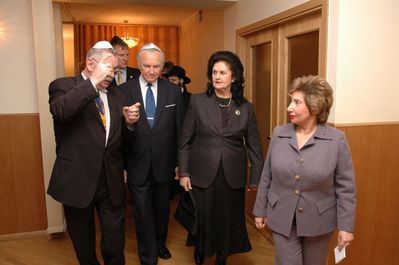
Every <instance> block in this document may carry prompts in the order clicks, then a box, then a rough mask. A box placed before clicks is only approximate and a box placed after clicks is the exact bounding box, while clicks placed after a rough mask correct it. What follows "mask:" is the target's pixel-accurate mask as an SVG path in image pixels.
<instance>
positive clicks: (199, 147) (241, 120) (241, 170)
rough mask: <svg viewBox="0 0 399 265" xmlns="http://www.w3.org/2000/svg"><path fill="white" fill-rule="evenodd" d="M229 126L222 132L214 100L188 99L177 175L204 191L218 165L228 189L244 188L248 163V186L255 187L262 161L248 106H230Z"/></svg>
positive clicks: (219, 116)
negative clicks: (187, 179) (185, 177)
mask: <svg viewBox="0 0 399 265" xmlns="http://www.w3.org/2000/svg"><path fill="white" fill-rule="evenodd" d="M229 111H230V119H229V124H228V125H227V127H226V128H225V129H223V128H222V115H221V111H220V107H219V106H218V104H217V102H216V100H215V99H214V97H213V96H212V97H208V96H207V95H206V94H205V93H203V94H198V95H192V96H191V99H190V104H189V106H188V108H187V111H186V116H185V119H184V123H183V130H182V135H181V139H180V148H179V156H178V161H179V162H178V164H179V171H180V175H182V176H190V177H191V183H192V184H193V185H194V186H197V187H200V188H206V187H208V186H209V185H211V183H212V182H213V180H214V179H215V177H216V173H217V171H218V168H219V163H220V161H222V162H223V169H224V173H225V177H226V180H227V183H228V185H229V186H230V187H231V188H233V189H237V188H243V187H245V186H246V184H247V165H248V159H247V157H249V160H250V162H251V168H250V169H251V173H250V178H249V186H252V187H254V186H257V185H258V183H259V179H260V174H261V170H262V164H263V158H262V149H261V145H260V141H259V133H258V127H257V125H256V119H255V113H254V107H253V105H252V104H251V103H249V102H244V103H242V104H241V105H240V106H237V105H235V104H234V102H232V103H231V106H230V109H229Z"/></svg>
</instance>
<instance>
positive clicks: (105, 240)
mask: <svg viewBox="0 0 399 265" xmlns="http://www.w3.org/2000/svg"><path fill="white" fill-rule="evenodd" d="M94 209H96V210H97V214H98V217H99V220H100V226H101V255H102V257H103V260H104V264H105V265H123V264H125V257H124V254H123V249H124V246H125V228H124V223H125V220H124V205H120V206H118V207H114V206H113V205H112V203H111V200H110V198H109V194H108V186H107V182H106V178H105V174H104V171H102V173H101V177H100V180H99V183H98V185H97V189H96V193H95V196H94V199H93V202H92V203H91V204H90V205H89V206H88V207H87V208H75V207H70V206H66V205H64V212H65V219H66V223H67V228H68V234H69V236H70V237H71V240H72V243H73V247H74V249H75V252H76V255H77V257H78V260H79V264H80V265H100V263H99V261H98V259H97V257H96V229H95V221H94V219H95V218H94Z"/></svg>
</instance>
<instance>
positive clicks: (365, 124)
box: [328, 121, 399, 128]
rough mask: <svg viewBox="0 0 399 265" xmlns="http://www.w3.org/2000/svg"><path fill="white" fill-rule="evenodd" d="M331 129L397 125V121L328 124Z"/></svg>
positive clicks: (398, 122) (398, 123)
mask: <svg viewBox="0 0 399 265" xmlns="http://www.w3.org/2000/svg"><path fill="white" fill-rule="evenodd" d="M328 124H330V125H331V126H333V127H342V128H344V127H358V126H384V125H399V121H379V122H356V123H328Z"/></svg>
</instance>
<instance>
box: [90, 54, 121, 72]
mask: <svg viewBox="0 0 399 265" xmlns="http://www.w3.org/2000/svg"><path fill="white" fill-rule="evenodd" d="M88 60H90V61H94V62H95V63H96V64H99V61H97V60H96V59H95V58H89V59H88ZM118 72H119V69H118V67H115V68H114V75H117V74H118Z"/></svg>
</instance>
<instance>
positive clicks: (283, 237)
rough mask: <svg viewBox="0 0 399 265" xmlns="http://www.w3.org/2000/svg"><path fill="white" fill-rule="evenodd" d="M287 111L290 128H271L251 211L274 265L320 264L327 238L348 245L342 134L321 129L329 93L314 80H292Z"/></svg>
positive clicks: (348, 180) (348, 162) (351, 216)
mask: <svg viewBox="0 0 399 265" xmlns="http://www.w3.org/2000/svg"><path fill="white" fill-rule="evenodd" d="M289 96H290V97H291V103H290V105H289V106H288V108H287V111H288V115H289V118H290V120H291V123H289V124H286V125H282V126H279V127H276V128H275V129H274V132H273V136H272V139H271V143H270V146H269V150H268V154H267V157H266V161H265V164H264V168H263V172H262V177H261V181H260V184H259V189H258V193H257V196H256V202H255V206H254V210H253V214H254V215H255V223H256V227H257V228H259V229H261V228H263V227H265V225H266V224H267V225H268V226H269V227H270V229H271V230H272V233H273V239H274V243H275V246H276V257H275V264H276V265H283V264H284V265H286V264H290V265H322V264H323V265H324V264H325V262H326V257H327V252H328V247H329V245H330V240H331V236H332V234H333V232H334V230H335V229H338V247H339V249H342V248H344V247H345V246H348V245H349V244H350V242H351V241H352V240H353V229H354V222H355V208H356V192H355V186H356V185H355V175H354V170H353V164H352V158H351V153H350V150H349V147H348V144H347V141H346V138H345V135H344V133H343V132H341V131H338V130H337V129H335V128H332V127H330V126H329V125H327V124H326V122H327V119H328V115H329V113H330V108H331V106H332V104H333V90H332V88H331V87H330V85H329V84H328V83H327V81H326V80H324V79H323V78H321V77H318V76H311V75H310V76H303V77H299V78H297V79H295V80H294V81H293V82H292V84H291V87H290V89H289Z"/></svg>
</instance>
